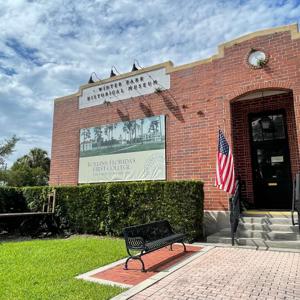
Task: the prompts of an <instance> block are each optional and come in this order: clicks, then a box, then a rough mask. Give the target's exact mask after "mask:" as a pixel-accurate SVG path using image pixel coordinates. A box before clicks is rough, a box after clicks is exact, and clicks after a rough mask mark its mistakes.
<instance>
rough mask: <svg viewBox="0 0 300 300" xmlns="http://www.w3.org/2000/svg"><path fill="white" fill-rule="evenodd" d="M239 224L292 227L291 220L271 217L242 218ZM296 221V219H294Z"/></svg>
mask: <svg viewBox="0 0 300 300" xmlns="http://www.w3.org/2000/svg"><path fill="white" fill-rule="evenodd" d="M240 220H241V222H243V223H247V224H270V225H272V224H274V225H275V224H286V225H292V218H272V217H244V216H242V217H241V218H240ZM296 221H297V219H296Z"/></svg>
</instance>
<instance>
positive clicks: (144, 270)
mask: <svg viewBox="0 0 300 300" xmlns="http://www.w3.org/2000/svg"><path fill="white" fill-rule="evenodd" d="M130 259H137V260H139V261H140V262H141V264H142V270H141V271H142V272H146V269H145V264H144V262H143V260H142V258H141V257H140V256H129V257H128V258H127V259H126V262H125V266H124V270H128V262H129V260H130Z"/></svg>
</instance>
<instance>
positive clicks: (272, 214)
mask: <svg viewBox="0 0 300 300" xmlns="http://www.w3.org/2000/svg"><path fill="white" fill-rule="evenodd" d="M243 216H244V217H268V218H291V212H290V211H278V210H246V211H244V212H243ZM295 216H296V214H295Z"/></svg>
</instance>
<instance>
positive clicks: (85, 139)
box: [78, 115, 166, 183]
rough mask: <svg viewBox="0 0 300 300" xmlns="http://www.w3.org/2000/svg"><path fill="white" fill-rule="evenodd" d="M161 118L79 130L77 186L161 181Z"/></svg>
mask: <svg viewBox="0 0 300 300" xmlns="http://www.w3.org/2000/svg"><path fill="white" fill-rule="evenodd" d="M165 165H166V164H165V116H164V115H160V116H153V117H149V118H144V119H137V120H130V121H125V122H119V123H114V124H105V125H99V126H96V127H91V128H82V129H81V130H80V158H79V176H78V182H79V183H96V182H115V181H136V180H163V179H166V166H165Z"/></svg>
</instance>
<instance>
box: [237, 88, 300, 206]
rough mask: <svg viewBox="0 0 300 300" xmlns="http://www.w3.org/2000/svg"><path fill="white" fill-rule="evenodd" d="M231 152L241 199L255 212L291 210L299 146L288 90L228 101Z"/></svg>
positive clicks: (255, 93)
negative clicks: (231, 139) (238, 178)
mask: <svg viewBox="0 0 300 300" xmlns="http://www.w3.org/2000/svg"><path fill="white" fill-rule="evenodd" d="M231 120H232V138H233V153H234V159H235V167H236V173H237V174H238V175H240V177H241V180H242V197H243V199H244V200H245V201H246V203H248V205H249V206H250V207H253V208H258V209H290V208H291V201H292V178H293V174H295V173H296V171H297V169H298V146H297V135H296V125H295V114H294V105H293V93H292V91H290V90H275V89H272V90H271V89H270V90H260V91H254V92H252V93H247V94H246V95H243V96H240V97H238V98H236V99H234V100H233V101H232V102H231Z"/></svg>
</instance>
